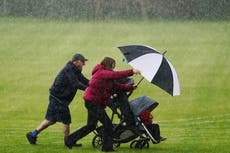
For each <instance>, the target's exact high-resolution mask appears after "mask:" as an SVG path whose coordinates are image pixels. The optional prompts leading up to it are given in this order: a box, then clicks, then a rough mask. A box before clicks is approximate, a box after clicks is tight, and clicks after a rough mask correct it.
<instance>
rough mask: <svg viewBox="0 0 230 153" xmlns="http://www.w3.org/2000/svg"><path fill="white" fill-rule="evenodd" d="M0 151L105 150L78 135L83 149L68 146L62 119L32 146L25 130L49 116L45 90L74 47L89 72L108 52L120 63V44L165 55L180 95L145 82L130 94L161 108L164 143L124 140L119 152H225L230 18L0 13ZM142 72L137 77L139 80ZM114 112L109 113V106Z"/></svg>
mask: <svg viewBox="0 0 230 153" xmlns="http://www.w3.org/2000/svg"><path fill="white" fill-rule="evenodd" d="M0 38H1V39H0V80H1V81H0V114H1V115H0V121H1V124H0V146H1V147H0V152H1V153H10V152H12V153H15V152H17V153H24V152H26V153H28V152H33V153H35V152H39V153H41V152H43V153H44V152H49V153H56V152H58V153H62V152H63V153H64V152H100V151H97V150H95V149H93V148H92V145H91V140H92V138H93V136H94V135H93V134H90V135H88V136H87V137H85V138H83V139H82V140H81V143H83V145H84V146H83V147H82V148H74V149H73V150H67V149H66V148H65V147H64V146H63V135H62V132H61V124H60V123H58V124H56V125H54V126H52V127H50V128H48V129H47V130H45V131H44V132H42V133H41V134H40V135H39V140H38V145H36V146H32V145H30V144H29V143H28V142H27V140H26V138H25V134H26V132H29V131H31V130H33V129H34V128H35V127H36V126H37V125H38V124H39V123H40V121H41V120H42V119H43V118H44V115H45V112H46V107H47V104H48V91H49V88H50V86H51V84H52V82H53V80H54V78H55V76H56V74H57V73H58V72H59V70H60V69H61V68H62V67H63V66H64V65H65V63H66V62H67V61H68V60H69V59H70V58H71V56H72V55H73V54H74V53H76V52H81V53H82V54H84V55H85V56H86V57H87V58H88V59H89V61H88V62H87V65H86V66H85V69H84V74H85V76H87V77H90V75H91V70H92V68H93V66H94V65H95V64H97V63H98V62H100V60H101V59H102V58H103V57H104V56H111V57H113V58H115V59H116V61H117V69H118V70H120V69H126V68H130V67H129V66H128V64H126V63H125V62H122V54H121V53H120V52H119V50H118V49H117V48H116V47H117V46H120V45H128V44H144V45H149V46H152V47H154V48H156V49H158V50H159V51H161V52H163V51H164V50H167V51H168V52H167V54H166V56H167V57H168V59H169V60H170V61H171V63H172V64H173V65H174V67H175V68H176V70H177V73H178V76H179V80H180V86H181V95H180V96H177V97H171V96H170V95H168V94H167V93H165V92H164V91H162V90H161V89H160V88H158V87H156V86H154V85H152V84H150V83H148V82H147V81H143V82H142V84H141V85H140V86H139V87H138V88H137V89H136V90H135V91H134V93H133V95H132V96H131V97H130V99H133V98H136V97H138V96H142V95H147V96H149V97H151V98H153V99H155V100H157V101H158V102H159V103H160V105H159V106H158V107H157V109H156V110H155V112H153V115H154V116H155V121H156V122H157V123H159V124H160V126H161V132H162V136H165V137H167V138H168V140H167V141H166V142H162V143H161V144H157V145H154V144H151V145H150V148H149V149H142V150H130V148H129V143H125V144H121V146H120V148H118V149H116V152H142V153H147V152H155V153H187V152H189V153H197V152H200V153H228V152H229V151H230V145H229V144H230V143H229V138H230V130H229V129H230V111H229V110H230V105H229V99H230V94H229V92H230V81H229V80H228V79H229V76H230V68H229V67H230V63H229V61H228V60H230V41H229V40H230V22H229V21H218V22H211V21H202V22H198V21H159V20H155V21H106V22H105V21H104V22H102V21H49V20H37V19H23V18H16V19H14V18H0ZM140 78H141V77H139V76H135V79H136V81H138V80H139V79H140ZM82 93H83V92H82V91H79V92H78V94H77V96H76V98H75V99H74V101H73V102H72V104H71V105H70V109H71V114H72V122H73V123H72V125H71V131H73V130H75V129H77V128H79V127H81V126H83V125H84V124H85V123H86V109H85V108H84V105H83V100H82ZM108 111H109V110H108Z"/></svg>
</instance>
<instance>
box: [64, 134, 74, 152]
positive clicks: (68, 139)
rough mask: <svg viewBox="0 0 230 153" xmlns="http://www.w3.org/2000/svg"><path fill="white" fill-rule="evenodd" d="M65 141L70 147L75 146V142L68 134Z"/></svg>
mask: <svg viewBox="0 0 230 153" xmlns="http://www.w3.org/2000/svg"><path fill="white" fill-rule="evenodd" d="M64 143H65V146H66V147H67V148H69V149H72V147H73V146H74V143H73V142H72V140H71V139H70V137H69V136H66V137H65V138H64Z"/></svg>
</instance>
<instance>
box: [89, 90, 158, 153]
mask: <svg viewBox="0 0 230 153" xmlns="http://www.w3.org/2000/svg"><path fill="white" fill-rule="evenodd" d="M131 94H132V93H131ZM131 94H129V95H127V96H128V97H129V96H130V95H131ZM155 107H156V106H154V108H155ZM154 108H153V109H154ZM110 109H111V110H112V115H111V121H112V123H113V121H114V117H115V115H117V117H118V118H119V120H120V122H119V123H118V124H113V135H114V137H113V146H114V147H115V148H118V147H119V146H120V144H121V143H127V142H130V141H132V142H131V143H130V148H135V149H142V148H149V141H150V140H151V141H152V143H154V144H156V143H158V142H157V141H156V140H155V139H154V138H153V136H152V135H151V134H150V132H149V130H148V129H147V127H146V126H145V125H144V123H143V122H142V121H141V119H140V118H139V117H138V116H135V118H136V124H137V125H136V127H135V128H134V127H132V128H130V127H128V126H126V125H124V124H125V120H124V115H123V114H120V113H119V112H118V109H119V106H118V104H117V103H116V102H114V103H112V105H110ZM140 127H142V128H143V129H144V130H140ZM93 132H94V134H95V136H94V137H93V139H92V145H93V147H94V148H98V149H101V147H102V144H103V139H102V135H103V126H99V127H97V128H96V130H94V131H93ZM124 132H127V133H130V132H131V135H130V136H129V137H127V138H122V139H119V138H120V135H121V134H123V133H124ZM137 137H139V139H136V138H137Z"/></svg>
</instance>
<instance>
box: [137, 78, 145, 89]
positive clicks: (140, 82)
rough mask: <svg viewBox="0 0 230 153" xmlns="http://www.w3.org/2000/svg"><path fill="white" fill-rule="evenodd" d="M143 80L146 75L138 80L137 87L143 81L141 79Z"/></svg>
mask: <svg viewBox="0 0 230 153" xmlns="http://www.w3.org/2000/svg"><path fill="white" fill-rule="evenodd" d="M142 80H144V77H142V78H141V80H140V81H138V83H137V85H136V87H137V86H138V85H139V84H140V83H141V81H142Z"/></svg>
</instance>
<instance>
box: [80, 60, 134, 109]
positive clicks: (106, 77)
mask: <svg viewBox="0 0 230 153" xmlns="http://www.w3.org/2000/svg"><path fill="white" fill-rule="evenodd" d="M131 75H133V70H124V71H112V70H107V69H106V68H105V67H104V66H103V65H101V64H98V65H96V66H95V67H94V68H93V71H92V77H91V79H90V81H89V86H88V87H87V88H86V90H85V92H84V95H83V99H84V100H85V101H91V102H95V103H97V104H99V105H101V106H102V107H106V106H107V105H108V102H109V99H110V97H111V95H112V93H114V92H116V91H119V90H125V91H130V90H133V89H134V87H133V85H130V84H121V83H118V82H116V80H117V79H121V78H124V77H128V76H131Z"/></svg>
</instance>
